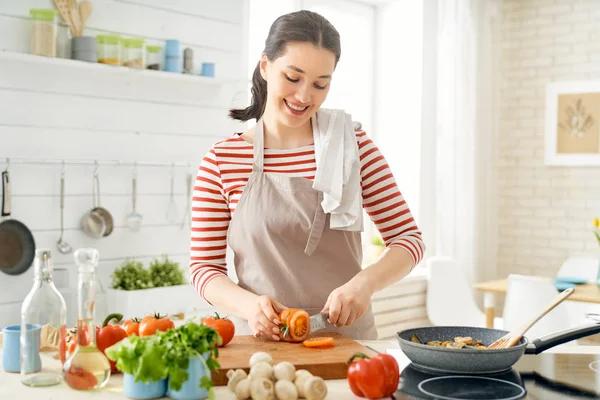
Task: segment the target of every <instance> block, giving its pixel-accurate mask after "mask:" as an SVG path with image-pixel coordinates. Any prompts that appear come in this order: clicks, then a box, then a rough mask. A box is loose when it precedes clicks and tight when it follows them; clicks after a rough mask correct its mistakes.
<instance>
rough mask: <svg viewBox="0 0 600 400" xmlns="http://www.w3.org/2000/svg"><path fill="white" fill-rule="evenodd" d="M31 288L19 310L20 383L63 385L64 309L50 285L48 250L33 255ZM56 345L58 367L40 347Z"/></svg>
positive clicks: (56, 292) (64, 350)
mask: <svg viewBox="0 0 600 400" xmlns="http://www.w3.org/2000/svg"><path fill="white" fill-rule="evenodd" d="M33 268H34V269H33V287H32V288H31V291H30V292H29V293H28V294H27V296H26V297H25V300H24V301H23V304H22V306H21V338H20V350H21V351H20V358H21V359H20V363H21V367H20V370H21V381H22V382H23V384H25V385H27V386H31V387H40V386H52V385H56V384H59V383H60V382H62V373H61V367H62V365H61V364H62V363H64V362H65V356H66V334H67V328H66V324H67V306H66V303H65V299H64V298H63V296H62V295H61V294H60V292H59V291H58V289H56V286H55V285H54V282H53V281H52V270H53V266H52V255H51V251H50V250H48V249H39V250H36V252H35V259H34V262H33ZM50 338H52V340H51V342H53V343H54V344H56V345H57V348H58V355H59V359H60V361H61V364H57V363H56V362H55V360H54V359H52V358H51V357H52V356H51V355H49V354H48V355H42V354H41V353H40V351H41V345H42V342H43V343H48V342H49V340H50Z"/></svg>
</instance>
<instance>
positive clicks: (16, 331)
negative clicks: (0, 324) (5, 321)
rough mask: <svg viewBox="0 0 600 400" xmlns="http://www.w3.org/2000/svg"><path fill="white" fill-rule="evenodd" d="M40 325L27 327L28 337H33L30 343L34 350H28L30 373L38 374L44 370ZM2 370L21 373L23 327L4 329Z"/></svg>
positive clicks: (16, 326)
mask: <svg viewBox="0 0 600 400" xmlns="http://www.w3.org/2000/svg"><path fill="white" fill-rule="evenodd" d="M41 330H42V327H41V326H40V325H32V324H28V325H27V335H31V338H30V339H31V340H28V343H30V344H31V346H32V348H31V349H27V355H28V357H29V359H28V360H27V365H28V366H29V367H30V371H29V372H37V371H40V370H41V369H42V360H41V359H40V332H41ZM2 334H3V341H2V368H3V369H4V370H5V371H6V372H19V371H20V370H21V326H20V325H11V326H7V327H5V328H3V329H2Z"/></svg>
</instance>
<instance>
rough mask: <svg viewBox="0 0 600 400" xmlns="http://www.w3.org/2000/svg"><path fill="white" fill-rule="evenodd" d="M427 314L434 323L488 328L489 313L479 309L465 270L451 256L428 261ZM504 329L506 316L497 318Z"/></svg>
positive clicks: (495, 321)
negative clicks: (486, 313) (503, 323)
mask: <svg viewBox="0 0 600 400" xmlns="http://www.w3.org/2000/svg"><path fill="white" fill-rule="evenodd" d="M427 268H428V274H429V276H428V283H427V316H428V317H429V320H430V321H431V323H432V324H433V325H446V326H447V325H461V326H462V325H464V326H478V327H485V314H484V313H483V312H482V311H481V310H480V309H479V307H478V306H477V304H476V303H475V300H474V299H473V295H472V288H470V287H469V283H468V280H467V276H466V273H465V271H464V270H463V269H462V268H461V267H460V266H459V265H458V263H457V262H456V261H455V260H454V259H452V258H450V257H431V258H429V259H428V260H427ZM494 327H495V328H500V329H502V318H498V317H496V318H494Z"/></svg>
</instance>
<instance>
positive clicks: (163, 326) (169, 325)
mask: <svg viewBox="0 0 600 400" xmlns="http://www.w3.org/2000/svg"><path fill="white" fill-rule="evenodd" d="M169 329H175V323H174V322H173V320H172V319H171V318H168V317H162V316H161V315H160V314H155V315H152V316H147V317H144V318H142V322H140V330H139V333H140V336H151V335H154V334H155V333H156V331H163V332H166V331H168V330H169Z"/></svg>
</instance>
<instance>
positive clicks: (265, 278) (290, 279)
mask: <svg viewBox="0 0 600 400" xmlns="http://www.w3.org/2000/svg"><path fill="white" fill-rule="evenodd" d="M253 147H254V160H253V164H252V173H251V175H250V178H249V180H248V183H247V184H246V187H245V189H244V191H243V193H242V196H241V198H240V200H239V203H238V204H237V207H236V209H235V212H234V214H233V217H232V220H231V222H230V225H229V232H228V234H227V243H228V244H229V246H230V247H231V249H232V250H233V253H234V257H235V258H234V264H235V270H236V273H237V277H238V280H239V282H238V284H239V286H240V287H242V288H244V289H246V290H249V291H250V292H252V293H255V294H257V295H268V296H271V297H272V298H273V299H275V300H277V301H279V302H280V303H282V304H284V305H286V306H288V307H294V308H302V309H305V310H307V311H308V312H309V314H311V315H312V314H316V313H318V312H319V311H320V310H322V308H323V306H324V305H325V302H326V301H327V297H328V296H329V294H330V293H331V292H332V291H333V290H334V289H335V288H337V287H339V286H342V285H343V284H345V283H346V282H348V281H349V280H350V279H352V277H354V276H355V275H356V274H357V273H359V272H360V271H361V260H362V248H361V237H360V232H349V231H340V230H331V229H330V228H329V215H326V214H325V213H324V212H323V209H322V208H321V200H322V197H323V194H322V192H319V191H317V190H315V189H313V188H312V182H311V181H310V180H308V179H305V178H302V177H293V176H292V177H290V176H287V175H284V174H277V173H269V174H266V173H265V172H264V171H263V166H264V134H263V122H262V119H261V120H259V121H258V123H257V125H256V133H255V137H254V146H253ZM234 322H236V333H239V334H247V335H249V334H252V332H251V330H250V327H249V326H248V324H247V322H246V321H242V320H239V319H238V320H236V319H235V318H234ZM325 331H337V332H340V333H342V334H344V335H346V336H348V337H351V338H353V339H376V338H377V330H376V329H375V322H374V318H373V312H372V310H371V307H369V309H368V310H367V311H366V312H365V314H364V315H362V316H361V317H360V318H359V319H357V320H356V321H354V323H353V324H352V325H351V326H344V327H341V328H336V327H334V326H330V327H329V328H327V329H326V330H325Z"/></svg>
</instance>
